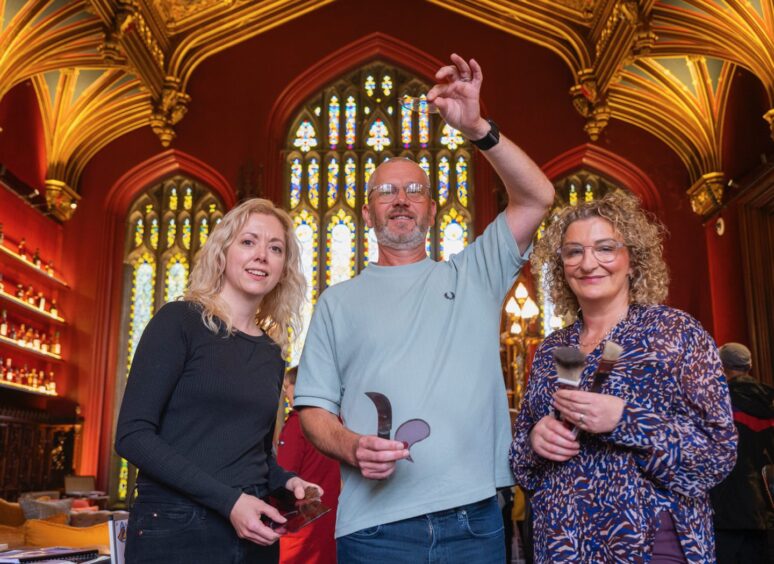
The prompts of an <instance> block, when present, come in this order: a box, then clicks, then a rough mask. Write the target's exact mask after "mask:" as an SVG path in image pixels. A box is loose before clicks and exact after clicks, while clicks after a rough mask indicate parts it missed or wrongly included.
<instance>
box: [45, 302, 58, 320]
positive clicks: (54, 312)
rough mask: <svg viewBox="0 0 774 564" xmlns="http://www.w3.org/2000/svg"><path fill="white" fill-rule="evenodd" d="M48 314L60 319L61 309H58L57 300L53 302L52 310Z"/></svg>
mask: <svg viewBox="0 0 774 564" xmlns="http://www.w3.org/2000/svg"><path fill="white" fill-rule="evenodd" d="M48 313H50V314H51V315H53V316H54V317H59V308H58V307H56V300H51V309H49V310H48Z"/></svg>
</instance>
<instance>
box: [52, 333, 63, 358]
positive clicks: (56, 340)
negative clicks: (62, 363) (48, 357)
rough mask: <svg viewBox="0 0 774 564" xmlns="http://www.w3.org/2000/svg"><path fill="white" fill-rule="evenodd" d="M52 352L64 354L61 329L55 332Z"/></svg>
mask: <svg viewBox="0 0 774 564" xmlns="http://www.w3.org/2000/svg"><path fill="white" fill-rule="evenodd" d="M51 352H52V353H53V354H55V355H61V354H62V343H60V342H59V331H57V332H56V333H54V342H53V343H51Z"/></svg>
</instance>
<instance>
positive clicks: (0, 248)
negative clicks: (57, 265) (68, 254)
mask: <svg viewBox="0 0 774 564" xmlns="http://www.w3.org/2000/svg"><path fill="white" fill-rule="evenodd" d="M0 256H7V257H10V258H11V259H12V260H14V261H15V262H16V263H20V264H23V265H25V266H26V267H27V268H28V269H29V270H30V271H32V272H34V273H35V274H37V275H38V276H41V277H42V278H43V279H45V280H51V281H53V282H56V283H57V284H59V285H61V286H64V287H65V288H69V287H70V286H69V285H68V284H67V282H65V281H64V280H62V279H61V278H59V277H58V276H56V275H53V276H52V275H51V274H49V273H48V272H46V271H45V270H44V269H43V268H38V267H37V266H35V264H34V263H32V262H30V261H28V260H25V259H23V258H22V257H21V255H19V253H17V252H16V251H12V250H11V249H9V248H8V247H6V246H5V245H2V244H0Z"/></svg>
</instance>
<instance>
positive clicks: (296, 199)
mask: <svg viewBox="0 0 774 564" xmlns="http://www.w3.org/2000/svg"><path fill="white" fill-rule="evenodd" d="M302 170H303V169H302V167H301V159H293V160H292V161H291V162H290V209H293V208H295V207H296V206H297V205H298V204H299V203H300V202H301V173H302Z"/></svg>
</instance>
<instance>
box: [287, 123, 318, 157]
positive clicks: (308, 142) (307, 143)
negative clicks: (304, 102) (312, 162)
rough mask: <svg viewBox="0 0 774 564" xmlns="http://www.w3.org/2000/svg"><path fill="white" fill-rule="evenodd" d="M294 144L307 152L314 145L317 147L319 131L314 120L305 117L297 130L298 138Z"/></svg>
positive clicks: (303, 151)
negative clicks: (314, 124) (313, 123)
mask: <svg viewBox="0 0 774 564" xmlns="http://www.w3.org/2000/svg"><path fill="white" fill-rule="evenodd" d="M293 146H295V147H298V148H299V149H301V152H302V153H305V152H307V151H308V150H309V149H311V148H312V147H317V132H316V131H315V130H314V126H313V125H312V122H310V121H309V120H307V119H305V120H304V121H302V122H301V124H300V125H299V126H298V129H297V130H296V140H295V141H293Z"/></svg>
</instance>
